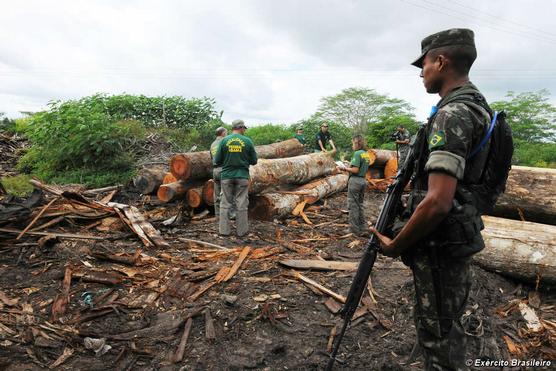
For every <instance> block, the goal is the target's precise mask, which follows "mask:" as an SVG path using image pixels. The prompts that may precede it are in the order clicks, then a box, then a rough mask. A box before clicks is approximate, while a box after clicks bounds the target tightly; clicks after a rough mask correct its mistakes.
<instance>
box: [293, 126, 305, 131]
mask: <svg viewBox="0 0 556 371" xmlns="http://www.w3.org/2000/svg"><path fill="white" fill-rule="evenodd" d="M295 130H303V126H298V127H297V128H295Z"/></svg>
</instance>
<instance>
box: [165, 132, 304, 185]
mask: <svg viewBox="0 0 556 371" xmlns="http://www.w3.org/2000/svg"><path fill="white" fill-rule="evenodd" d="M255 151H256V152H257V156H258V158H280V157H292V156H297V155H300V154H301V153H303V145H302V144H301V143H299V141H298V140H297V139H295V138H292V139H288V140H285V141H283V142H278V143H273V144H267V145H263V146H257V147H255ZM170 171H171V172H172V174H173V175H174V177H176V179H181V180H186V179H189V178H191V179H206V178H211V177H212V161H211V158H210V154H209V151H203V152H187V153H180V154H177V155H174V156H173V157H172V158H171V159H170Z"/></svg>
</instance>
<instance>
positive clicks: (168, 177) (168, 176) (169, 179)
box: [162, 173, 178, 184]
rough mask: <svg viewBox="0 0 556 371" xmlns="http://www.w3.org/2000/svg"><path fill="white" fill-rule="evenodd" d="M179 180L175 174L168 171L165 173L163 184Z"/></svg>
mask: <svg viewBox="0 0 556 371" xmlns="http://www.w3.org/2000/svg"><path fill="white" fill-rule="evenodd" d="M177 181H178V179H176V177H175V176H174V174H172V173H166V175H164V179H162V184H168V183H174V182H177Z"/></svg>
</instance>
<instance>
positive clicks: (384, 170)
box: [366, 149, 398, 191]
mask: <svg viewBox="0 0 556 371" xmlns="http://www.w3.org/2000/svg"><path fill="white" fill-rule="evenodd" d="M367 153H368V154H369V170H368V171H367V176H366V178H367V185H368V187H369V189H376V190H380V191H385V190H386V188H387V187H388V185H389V184H390V183H392V181H393V178H394V177H395V176H396V173H397V172H398V157H397V156H396V151H389V150H387V149H369V150H368V151H367Z"/></svg>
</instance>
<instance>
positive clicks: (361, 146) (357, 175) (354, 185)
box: [338, 135, 370, 236]
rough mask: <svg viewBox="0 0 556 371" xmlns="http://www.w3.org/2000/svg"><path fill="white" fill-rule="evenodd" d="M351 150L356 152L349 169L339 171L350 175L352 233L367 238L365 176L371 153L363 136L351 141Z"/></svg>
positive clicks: (349, 195)
mask: <svg viewBox="0 0 556 371" xmlns="http://www.w3.org/2000/svg"><path fill="white" fill-rule="evenodd" d="M351 148H352V149H353V150H354V151H355V152H354V153H353V157H352V159H351V164H350V167H349V168H346V167H338V170H341V171H347V172H348V173H349V180H348V210H349V227H350V231H351V232H352V233H354V234H355V235H357V236H367V235H368V226H367V223H366V222H365V215H364V214H363V201H364V200H365V189H366V188H367V181H366V180H365V175H366V174H367V170H368V169H369V163H370V159H369V153H368V152H367V151H366V149H365V139H364V138H363V136H362V135H355V136H354V137H353V139H352V140H351Z"/></svg>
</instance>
